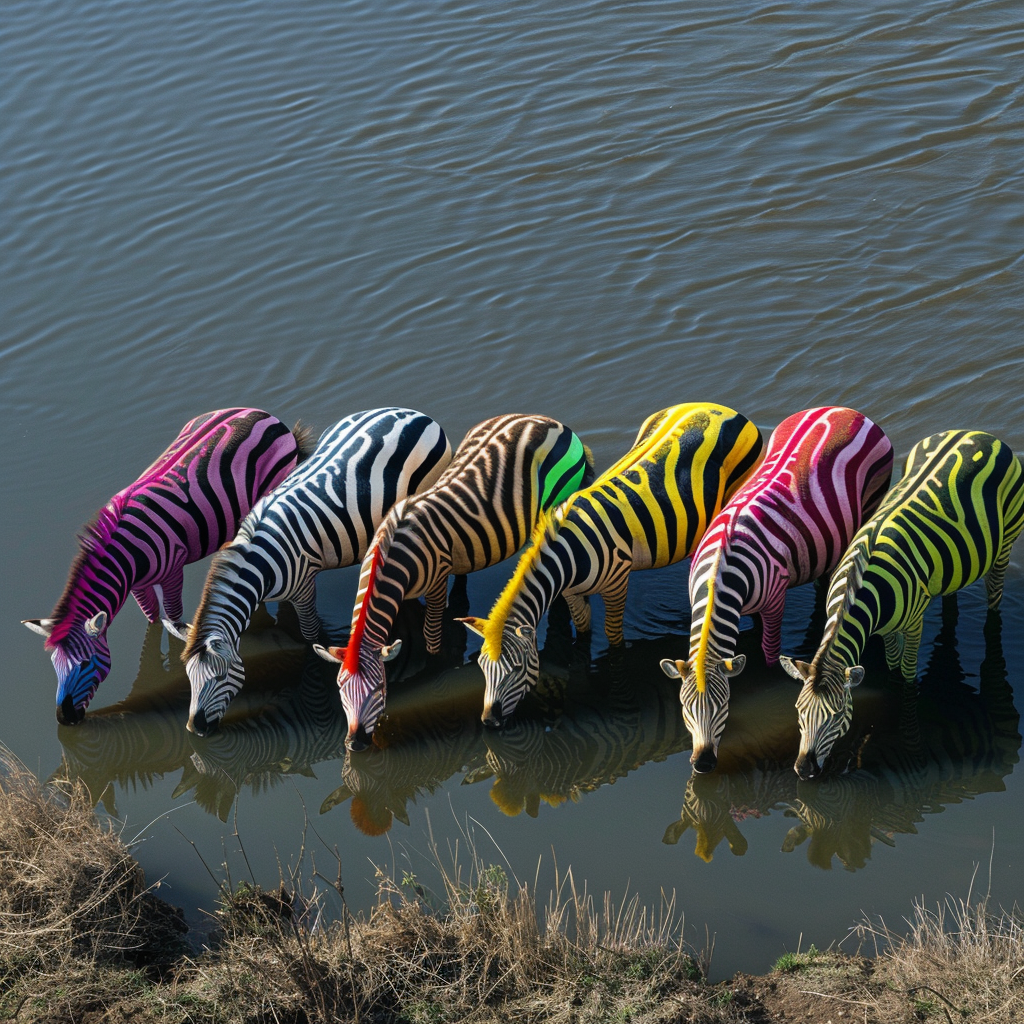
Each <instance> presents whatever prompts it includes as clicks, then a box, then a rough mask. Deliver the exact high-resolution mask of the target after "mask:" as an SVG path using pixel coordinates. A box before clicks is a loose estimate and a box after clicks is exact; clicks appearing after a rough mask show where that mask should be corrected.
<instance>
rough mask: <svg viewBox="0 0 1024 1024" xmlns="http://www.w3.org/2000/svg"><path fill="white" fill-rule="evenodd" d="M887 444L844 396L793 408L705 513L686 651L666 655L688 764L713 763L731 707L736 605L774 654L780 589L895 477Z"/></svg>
mask: <svg viewBox="0 0 1024 1024" xmlns="http://www.w3.org/2000/svg"><path fill="white" fill-rule="evenodd" d="M892 462H893V454H892V445H891V444H890V443H889V439H888V438H887V437H886V436H885V434H884V433H883V432H882V430H881V428H880V427H878V426H877V425H876V424H874V423H872V422H871V420H869V419H868V418H867V417H866V416H864V415H863V414H862V413H859V412H854V410H853V409H844V408H842V407H841V406H825V407H823V408H819V409H808V410H807V411H805V412H798V413H795V414H794V415H792V416H790V417H788V418H787V419H785V420H783V421H782V423H780V424H779V426H778V427H776V429H775V431H774V432H773V434H772V436H771V438H770V439H769V441H768V450H767V452H766V453H765V458H764V462H763V463H762V464H761V466H760V468H759V469H758V470H757V471H756V472H755V473H754V475H753V476H752V477H751V478H750V480H748V481H747V483H746V484H745V485H744V486H743V487H742V488H741V489H740V490H739V491H738V492H737V493H736V495H735V497H734V498H733V499H732V501H730V502H729V504H728V505H726V506H725V508H723V509H722V511H721V512H719V514H718V515H717V516H715V518H714V519H713V520H712V521H711V524H710V526H709V527H708V530H707V533H705V534H704V538H703V540H701V542H700V545H699V546H698V547H697V550H696V551H695V552H694V555H693V563H692V565H691V566H690V587H689V589H690V606H691V609H692V612H691V614H692V618H691V623H690V656H689V659H688V660H687V661H672V660H669V659H668V658H666V659H665V660H664V661H662V663H661V667H662V670H663V671H664V673H665V675H667V676H669V677H670V678H672V679H679V680H680V681H681V684H680V690H679V700H680V702H681V703H682V707H683V721H684V722H685V724H686V727H687V728H688V729H689V730H690V735H691V737H692V739H693V753H692V755H691V757H690V761H691V763H692V764H693V766H694V771H697V772H710V771H714V769H715V766H716V765H717V763H718V744H719V741H720V740H721V738H722V732H723V730H724V729H725V720H726V718H727V716H728V714H729V678H730V677H731V676H734V675H737V674H738V673H739V672H741V671H742V670H743V666H744V664H745V663H746V657H745V656H744V655H742V654H741V655H739V656H735V657H734V655H735V651H736V641H737V638H738V635H739V622H740V616H741V615H752V614H754V613H755V612H756V613H758V614H759V615H760V616H761V624H762V627H763V635H762V639H761V646H762V649H763V650H764V656H765V659H766V660H767V662H768V664H769V665H774V664H776V663H777V662H778V660H779V653H780V636H781V629H782V612H783V608H784V607H785V603H786V591H787V590H788V589H789V588H790V587H796V586H799V585H800V584H802V583H808V582H810V581H811V580H814V579H817V578H818V577H820V576H824V575H826V574H828V573H831V571H832V570H833V569H834V568H835V567H836V565H837V564H838V563H839V560H840V558H841V557H842V555H843V552H844V551H845V550H846V549H847V547H848V546H849V544H850V541H851V540H852V539H853V535H854V534H855V533H856V532H857V530H858V529H859V528H860V525H861V523H862V522H863V521H864V520H865V519H866V518H867V517H868V516H869V515H871V513H872V512H874V510H875V509H876V508H877V507H878V504H879V502H881V500H882V497H883V495H884V494H885V492H886V489H887V488H888V486H889V480H890V477H891V476H892Z"/></svg>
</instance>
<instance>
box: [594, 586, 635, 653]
mask: <svg viewBox="0 0 1024 1024" xmlns="http://www.w3.org/2000/svg"><path fill="white" fill-rule="evenodd" d="M628 587H629V569H627V570H626V571H625V572H624V573H623V574H622V576H621V577H620V578H619V579H617V580H615V581H614V582H612V583H610V584H609V585H608V587H607V589H606V590H603V591H602V592H601V596H602V597H603V598H604V632H605V636H607V637H608V643H609V644H611V646H612V647H621V646H622V645H623V644H624V643H625V642H626V637H625V634H624V633H623V632H622V620H623V618H624V617H625V614H626V590H627V588H628Z"/></svg>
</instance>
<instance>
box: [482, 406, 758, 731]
mask: <svg viewBox="0 0 1024 1024" xmlns="http://www.w3.org/2000/svg"><path fill="white" fill-rule="evenodd" d="M760 451H761V436H760V434H759V433H758V430H757V427H755V426H754V424H753V423H751V422H750V421H749V420H748V419H747V418H746V417H745V416H741V415H740V414H739V413H737V412H734V411H733V410H732V409H727V408H726V407H725V406H721V405H709V404H697V403H690V404H687V405H677V406H673V407H671V408H669V409H664V410H662V411H661V412H659V413H655V414H654V415H653V416H651V417H650V418H649V419H648V420H647V421H646V422H645V423H644V425H643V426H642V427H641V428H640V433H639V434H638V435H637V439H636V441H635V442H634V445H633V447H632V448H631V449H630V450H629V451H628V452H627V453H626V454H625V455H624V456H623V457H622V458H621V459H620V460H619V461H618V462H617V463H616V464H615V465H614V466H612V467H611V469H609V470H608V471H607V472H606V473H604V474H603V475H602V476H601V477H600V478H599V479H598V480H597V481H595V482H594V484H593V485H591V486H590V487H589V488H587V489H585V490H583V491H580V492H579V493H578V494H576V495H575V496H574V497H572V498H571V499H570V500H569V501H567V502H566V503H565V504H563V505H562V506H560V507H559V508H557V509H556V510H555V511H554V513H553V514H551V515H547V516H544V517H543V518H542V519H541V521H540V522H539V523H538V525H537V528H536V530H535V531H534V535H533V540H532V544H531V546H530V548H529V549H528V550H527V551H526V552H525V553H524V555H523V556H522V558H521V559H520V561H519V565H518V566H517V568H516V571H515V574H514V575H513V577H512V579H511V580H510V581H509V583H508V584H507V586H506V587H505V589H504V590H503V591H502V593H501V595H500V596H499V597H498V600H497V601H496V602H495V605H494V608H493V609H492V610H491V614H490V616H489V617H488V618H487V619H467V620H464V621H466V622H467V624H468V625H469V626H470V628H471V629H473V630H475V631H476V632H477V633H479V634H480V635H481V636H482V637H483V638H484V644H483V649H482V651H481V653H480V658H479V664H480V667H481V668H482V669H483V671H484V676H485V678H486V680H487V690H486V695H485V697H484V711H483V716H482V717H483V721H484V722H485V723H487V724H489V725H492V726H497V725H500V724H501V723H502V721H503V720H504V719H506V718H507V717H508V716H509V715H511V714H512V712H513V711H514V710H515V708H516V706H517V705H518V704H519V701H520V700H521V699H522V697H523V694H524V693H525V692H526V691H527V690H528V689H529V688H531V687H532V686H533V685H534V684H535V683H536V680H537V670H538V668H537V667H538V661H537V638H536V629H537V624H538V623H539V622H540V620H541V618H542V616H543V615H544V613H545V612H546V611H547V609H548V608H549V607H550V605H551V602H552V601H553V600H554V599H555V598H556V597H558V595H559V594H564V595H565V596H566V599H567V600H568V603H569V607H570V610H571V611H572V615H573V620H574V622H575V624H576V628H577V630H580V631H586V630H589V628H590V609H589V606H588V605H587V604H586V602H585V601H583V596H584V595H588V594H601V595H602V596H603V597H604V602H605V632H606V633H607V635H608V640H609V642H610V643H611V644H613V645H619V644H621V643H622V642H623V634H622V618H623V613H624V611H625V606H626V588H627V585H628V583H629V574H630V572H631V571H633V570H636V569H656V568H660V567H662V566H666V565H670V564H671V563H673V562H678V561H680V560H681V559H683V558H686V557H687V556H688V555H690V554H692V552H693V550H694V548H695V547H696V545H697V542H698V541H699V540H700V538H701V537H702V536H703V534H704V530H705V528H706V526H707V524H708V523H709V522H710V520H711V519H712V518H713V517H714V515H715V514H716V513H717V512H718V511H719V509H720V508H721V507H722V505H723V503H724V502H726V501H727V500H728V499H729V498H730V497H731V496H732V495H733V493H734V492H735V491H736V490H737V489H738V488H739V487H740V486H741V485H742V483H743V481H744V480H745V479H746V478H747V477H748V476H749V475H750V473H751V471H752V469H753V467H754V465H755V464H756V462H757V457H758V455H759V454H760Z"/></svg>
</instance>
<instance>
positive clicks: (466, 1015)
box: [0, 758, 1024, 1024]
mask: <svg viewBox="0 0 1024 1024" xmlns="http://www.w3.org/2000/svg"><path fill="white" fill-rule="evenodd" d="M469 859H470V863H469V864H468V865H465V866H463V867H460V866H459V865H452V866H450V867H449V868H447V869H444V870H442V879H443V883H442V891H440V892H433V891H428V890H426V889H424V887H423V886H422V885H421V884H420V882H419V881H418V880H417V879H416V878H415V877H413V876H405V877H404V878H401V879H396V878H391V877H387V876H384V875H382V876H381V877H380V878H379V895H378V901H377V904H376V906H375V908H374V910H373V911H372V912H371V913H370V914H369V915H365V916H352V915H350V914H349V913H348V912H347V909H346V908H345V905H344V890H343V884H342V880H341V879H340V878H339V877H337V864H336V862H335V864H334V865H333V870H334V873H332V865H331V864H330V863H329V858H327V857H320V858H319V860H318V863H316V864H313V863H311V866H310V872H309V877H308V878H307V880H306V881H305V882H300V881H299V880H297V879H289V880H287V881H286V882H285V883H283V884H282V886H281V888H280V889H279V890H277V891H273V892H270V891H266V890H263V889H260V888H257V887H253V886H249V885H245V884H240V885H236V886H234V887H233V888H232V887H229V886H227V885H224V886H223V887H222V894H221V909H220V910H219V911H218V913H217V915H216V921H215V927H214V929H213V932H212V934H211V936H210V937H209V938H208V940H207V941H206V943H205V944H203V945H201V946H200V945H198V944H197V943H196V942H195V941H194V940H193V939H192V937H191V936H189V934H188V931H187V928H186V926H185V923H184V920H183V918H182V915H181V913H180V911H177V910H176V909H175V908H173V907H171V906H170V905H169V904H167V903H166V902H165V901H163V900H162V899H160V895H159V889H158V888H157V889H153V888H149V887H147V885H146V881H145V879H144V877H143V874H142V871H141V869H140V868H139V866H138V864H137V863H136V862H135V861H134V859H133V858H132V856H131V853H130V851H129V850H128V849H127V848H126V847H125V845H124V843H123V842H122V841H121V839H120V838H119V837H118V836H117V835H116V834H115V833H114V832H113V831H111V830H110V829H109V828H107V827H105V826H103V825H101V824H100V823H99V822H98V821H97V819H96V818H95V816H94V814H93V812H92V809H91V806H90V801H89V799H88V796H87V793H86V792H85V790H84V788H82V787H78V788H72V789H70V790H65V791H57V790H53V789H49V788H46V787H44V786H42V785H41V784H40V783H39V782H38V781H37V780H36V778H35V777H34V776H32V775H31V774H30V773H29V772H27V771H26V770H25V769H24V768H22V767H21V766H20V765H17V764H16V763H14V762H13V761H12V760H11V759H10V758H6V759H5V760H4V763H3V765H2V769H0V1019H16V1020H18V1021H24V1022H43V1021H46V1022H49V1021H76V1022H77V1021H82V1022H90V1024H91V1022H96V1024H99V1022H100V1021H115V1022H116V1021H129V1020H131V1021H138V1022H143V1024H145V1022H148V1021H154V1022H155V1021H195V1022H200V1021H201V1022H214V1021H224V1022H236V1021H237V1022H240V1024H241V1022H264V1021H266V1022H285V1021H288V1022H295V1024H301V1022H311V1024H312V1022H321V1021H323V1022H327V1021H366V1022H381V1024H391V1022H396V1024H397V1022H406V1024H445V1022H449V1021H452V1022H454V1021H479V1022H489V1021H495V1022H497V1021H502V1022H510V1021H514V1022H519V1021H522V1022H532V1021H565V1022H580V1024H583V1022H591V1021H593V1022H597V1021H608V1022H627V1021H636V1022H652V1024H654V1022H668V1021H695V1022H705V1021H706V1022H721V1024H730V1022H743V1021H749V1022H790V1021H794V1022H795V1021H816V1022H817V1021H820V1022H822V1024H825V1022H827V1021H832V1022H833V1024H839V1022H840V1021H863V1022H877V1024H890V1022H892V1024H895V1022H910V1021H919V1020H928V1019H933V1020H937V1021H943V1020H948V1021H958V1020H970V1021H972V1022H994V1024H1003V1022H1013V1021H1017V1020H1024V1012H1022V1007H1024V926H1022V921H1021V919H1020V918H1019V917H1015V916H1013V915H1011V914H1007V913H1002V912H1001V913H999V914H994V913H992V912H991V910H990V908H988V907H986V906H985V904H984V903H983V902H982V903H977V902H975V903H973V904H968V903H950V904H948V905H947V906H946V907H945V908H944V909H941V910H939V909H937V910H935V911H927V910H925V909H924V908H908V912H909V916H910V919H911V921H912V927H911V930H910V933H909V935H907V936H906V937H897V936H894V935H892V934H890V933H888V932H887V931H886V930H885V929H884V928H883V927H881V926H878V927H873V926H872V925H871V924H870V923H869V922H867V921H866V922H865V924H864V926H863V927H862V929H861V937H862V939H863V940H864V942H865V943H866V945H865V946H864V947H862V948H866V949H867V950H868V951H870V952H871V953H872V954H873V955H872V956H871V957H870V958H868V957H861V956H850V955H846V954H842V953H838V952H835V951H827V952H819V951H817V950H815V949H813V947H812V948H811V949H810V950H808V951H805V952H803V953H800V954H785V955H783V956H781V957H780V958H779V961H778V962H777V964H776V966H775V969H774V970H773V971H771V972H769V973H768V974H766V975H764V976H761V977H749V976H737V977H735V978H733V979H731V980H730V981H728V982H721V983H717V984H710V983H708V982H707V981H706V964H705V962H704V957H703V954H702V953H701V952H700V951H696V950H693V949H689V948H687V947H685V946H684V945H683V944H682V943H681V942H680V941H679V938H678V936H679V928H678V925H677V918H676V913H675V910H676V908H675V907H674V905H673V904H672V902H671V901H668V902H666V904H665V905H664V906H663V907H661V908H660V909H658V908H654V909H652V908H644V907H641V906H640V905H639V903H638V902H637V901H629V900H626V901H624V902H622V903H614V902H613V901H611V900H610V899H605V900H604V901H600V900H595V899H594V898H593V897H592V896H591V895H589V894H588V893H587V892H586V891H585V887H582V886H581V885H580V883H579V882H577V880H575V879H574V878H573V877H572V875H571V873H570V874H566V875H565V876H563V877H562V878H560V879H559V884H558V888H557V890H556V891H555V892H554V893H552V894H551V895H550V896H549V898H548V900H547V902H546V903H540V902H539V901H538V900H537V897H536V894H535V893H532V892H530V891H528V890H527V889H523V888H519V887H518V886H516V885H515V884H514V883H510V881H509V879H508V878H507V876H506V874H505V872H504V871H503V870H502V868H500V867H498V866H495V865H485V864H483V863H481V862H479V861H477V860H475V859H473V858H472V856H471V857H470V858H469ZM211 884H213V883H212V882H211ZM538 906H540V913H538Z"/></svg>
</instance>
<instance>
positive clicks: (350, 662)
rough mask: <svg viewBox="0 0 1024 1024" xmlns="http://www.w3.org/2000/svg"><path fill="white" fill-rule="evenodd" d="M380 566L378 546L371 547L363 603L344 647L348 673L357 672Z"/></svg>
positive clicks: (345, 667) (354, 673)
mask: <svg viewBox="0 0 1024 1024" xmlns="http://www.w3.org/2000/svg"><path fill="white" fill-rule="evenodd" d="M379 568H380V546H379V545H378V546H377V547H375V548H374V549H373V559H372V561H371V562H370V578H369V579H368V580H367V581H366V590H364V591H363V603H362V604H361V605H360V606H359V618H357V619H356V624H355V625H354V626H353V627H352V635H351V636H350V637H349V638H348V647H347V648H346V649H345V661H344V662H343V667H344V669H345V671H346V672H348V673H349V674H350V675H358V673H359V648H360V647H361V646H362V643H363V633H364V632H365V631H366V612H367V609H368V608H369V607H370V597H371V595H372V594H373V584H374V581H375V580H376V579H377V570H378V569H379Z"/></svg>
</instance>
